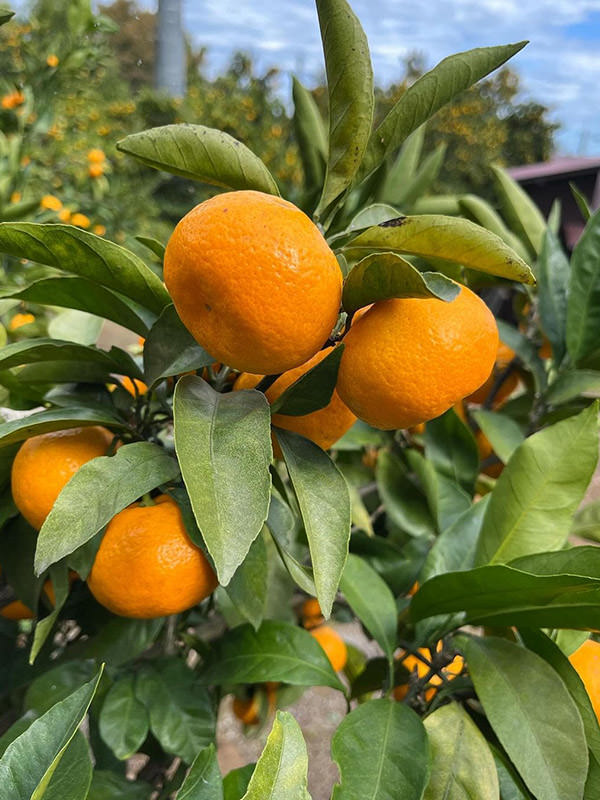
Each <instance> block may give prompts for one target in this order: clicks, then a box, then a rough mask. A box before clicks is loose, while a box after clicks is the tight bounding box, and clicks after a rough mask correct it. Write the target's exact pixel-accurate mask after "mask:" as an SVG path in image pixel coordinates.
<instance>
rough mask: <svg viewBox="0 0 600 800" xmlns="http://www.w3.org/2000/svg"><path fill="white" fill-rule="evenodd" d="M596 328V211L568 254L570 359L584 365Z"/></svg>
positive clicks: (599, 299) (599, 238) (599, 261)
mask: <svg viewBox="0 0 600 800" xmlns="http://www.w3.org/2000/svg"><path fill="white" fill-rule="evenodd" d="M599 327H600V211H596V212H595V213H594V215H593V216H592V217H590V219H589V221H588V223H587V225H586V226H585V230H584V231H583V234H582V235H581V238H580V239H579V241H578V242H577V244H576V245H575V249H574V250H573V255H572V256H571V276H570V280H569V291H568V301H567V334H566V336H567V350H568V353H569V355H570V357H571V361H572V362H573V363H574V364H575V365H576V366H580V365H583V366H585V360H586V357H588V356H591V355H592V354H594V353H595V351H597V350H598V347H599V345H598V329H599Z"/></svg>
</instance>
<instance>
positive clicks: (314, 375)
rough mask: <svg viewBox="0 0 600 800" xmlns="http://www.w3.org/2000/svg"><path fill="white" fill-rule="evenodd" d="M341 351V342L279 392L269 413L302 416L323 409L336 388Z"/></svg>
mask: <svg viewBox="0 0 600 800" xmlns="http://www.w3.org/2000/svg"><path fill="white" fill-rule="evenodd" d="M343 352H344V345H343V344H339V345H338V346H337V347H334V348H333V350H332V351H331V352H330V353H329V354H328V355H326V356H325V358H324V359H322V360H321V361H319V363H318V364H315V366H314V367H312V368H311V369H309V370H308V372H305V373H304V375H301V376H300V377H299V378H298V380H297V381H295V382H294V383H292V385H291V386H288V388H287V389H286V390H285V391H284V392H282V394H280V395H279V397H278V398H277V399H276V400H275V401H274V402H273V403H272V404H271V413H272V414H275V413H277V414H287V415H289V416H292V417H301V416H303V415H304V414H311V413H312V412H313V411H319V409H321V408H325V406H326V405H327V404H328V403H329V401H330V400H331V396H332V394H333V392H334V390H335V384H336V382H337V375H338V371H339V368H340V361H341V358H342V354H343Z"/></svg>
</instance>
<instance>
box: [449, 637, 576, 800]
mask: <svg viewBox="0 0 600 800" xmlns="http://www.w3.org/2000/svg"><path fill="white" fill-rule="evenodd" d="M457 645H458V646H459V647H460V649H461V650H462V651H463V653H464V655H465V657H466V659H467V663H468V665H469V673H470V675H471V677H472V679H473V683H474V684H475V690H476V691H477V695H478V697H479V700H480V702H481V704H482V705H483V708H484V711H485V713H486V715H487V718H488V720H489V722H490V724H491V726H492V728H493V729H494V733H495V734H496V736H497V737H498V738H499V740H500V742H501V744H502V746H503V747H504V749H505V750H506V752H507V753H508V755H509V757H510V758H511V760H512V762H513V763H514V765H515V766H516V767H517V769H518V770H519V772H520V774H521V776H522V777H523V779H524V781H525V783H526V784H527V786H528V788H529V789H530V790H531V792H532V793H533V794H534V795H535V796H536V797H537V798H538V800H565V798H567V797H568V798H573V799H575V798H581V797H582V795H583V787H584V783H585V777H586V774H587V767H588V754H587V748H586V742H585V735H584V731H583V723H582V721H581V717H580V715H579V712H578V710H577V706H576V705H575V702H574V700H573V699H572V698H571V696H570V694H569V692H568V691H567V688H566V686H565V685H564V683H563V682H562V680H561V678H560V677H559V676H558V675H557V673H556V672H555V671H554V670H553V669H552V667H550V666H549V665H548V664H547V663H546V662H545V661H544V660H543V659H542V658H540V657H539V656H537V655H535V654H534V653H532V652H530V651H529V650H526V649H525V648H523V647H519V646H518V645H516V644H513V643H512V642H509V641H507V640H506V639H496V638H494V637H486V638H485V639H482V638H475V637H467V636H461V637H460V639H457Z"/></svg>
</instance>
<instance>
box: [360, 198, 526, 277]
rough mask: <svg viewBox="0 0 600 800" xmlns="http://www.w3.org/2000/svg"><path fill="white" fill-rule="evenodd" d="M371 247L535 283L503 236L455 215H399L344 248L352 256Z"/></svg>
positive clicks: (368, 250) (370, 250)
mask: <svg viewBox="0 0 600 800" xmlns="http://www.w3.org/2000/svg"><path fill="white" fill-rule="evenodd" d="M373 250H376V251H380V252H382V251H392V252H399V253H410V254H411V255H416V256H422V257H423V258H425V259H427V258H436V259H441V260H443V261H451V262H453V263H458V264H462V265H463V266H465V267H470V268H471V269H475V270H478V271H480V272H487V273H489V274H491V275H498V276H499V277H501V278H508V279H509V280H514V281H521V283H530V284H532V283H534V282H535V280H534V277H533V273H532V272H531V270H530V269H529V267H528V266H527V264H526V263H525V262H524V261H523V259H522V258H520V257H519V256H518V255H517V254H516V253H515V252H514V251H513V250H512V249H511V248H510V247H508V246H507V245H506V244H505V243H504V242H503V241H502V239H500V238H499V237H498V236H496V235H495V234H494V233H490V231H488V230H486V229H485V228H482V227H481V226H480V225H476V224H475V223H474V222H471V221H470V220H468V219H461V218H458V217H444V216H441V215H439V216H438V215H433V214H432V215H423V216H418V217H398V219H397V220H391V221H390V222H384V223H383V224H381V225H377V226H376V227H373V228H368V229H367V230H366V231H364V232H363V233H360V234H359V235H358V236H357V237H356V238H355V239H352V241H351V242H349V244H348V245H347V246H346V247H345V248H344V252H345V253H346V254H347V255H349V256H351V257H352V258H360V257H361V256H363V255H367V254H369V253H370V252H372V251H373Z"/></svg>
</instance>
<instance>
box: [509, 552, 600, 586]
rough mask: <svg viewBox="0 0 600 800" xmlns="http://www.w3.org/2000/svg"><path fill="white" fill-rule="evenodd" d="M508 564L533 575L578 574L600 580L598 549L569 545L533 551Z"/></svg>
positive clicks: (599, 553)
mask: <svg viewBox="0 0 600 800" xmlns="http://www.w3.org/2000/svg"><path fill="white" fill-rule="evenodd" d="M509 566H511V567H514V568H515V569H520V570H522V571H523V572H531V573H533V574H534V575H562V574H566V575H580V576H582V577H584V578H598V580H600V550H599V549H598V548H597V547H569V548H566V549H564V550H558V551H557V552H551V553H533V554H532V555H530V556H522V557H521V558H515V559H514V561H511V562H510V564H509Z"/></svg>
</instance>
